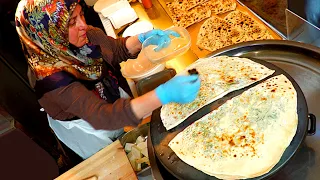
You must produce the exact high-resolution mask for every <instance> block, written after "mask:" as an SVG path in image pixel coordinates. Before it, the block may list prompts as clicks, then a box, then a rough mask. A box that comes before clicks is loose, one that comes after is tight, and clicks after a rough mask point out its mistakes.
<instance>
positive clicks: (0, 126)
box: [0, 107, 14, 134]
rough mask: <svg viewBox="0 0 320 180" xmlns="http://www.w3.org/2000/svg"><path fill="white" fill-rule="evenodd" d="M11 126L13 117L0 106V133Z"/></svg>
mask: <svg viewBox="0 0 320 180" xmlns="http://www.w3.org/2000/svg"><path fill="white" fill-rule="evenodd" d="M13 126H14V120H13V118H12V117H11V116H10V115H9V114H8V113H7V112H5V111H4V110H3V109H2V108H1V107H0V134H3V133H4V132H6V131H8V130H10V129H12V128H13Z"/></svg>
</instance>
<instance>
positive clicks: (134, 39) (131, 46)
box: [126, 35, 142, 54]
mask: <svg viewBox="0 0 320 180" xmlns="http://www.w3.org/2000/svg"><path fill="white" fill-rule="evenodd" d="M126 47H127V49H128V51H129V53H130V54H137V53H138V52H139V51H140V50H141V48H142V44H141V43H140V41H139V39H138V35H136V36H131V37H129V38H128V39H127V41H126Z"/></svg>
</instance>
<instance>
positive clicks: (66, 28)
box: [16, 0, 200, 159]
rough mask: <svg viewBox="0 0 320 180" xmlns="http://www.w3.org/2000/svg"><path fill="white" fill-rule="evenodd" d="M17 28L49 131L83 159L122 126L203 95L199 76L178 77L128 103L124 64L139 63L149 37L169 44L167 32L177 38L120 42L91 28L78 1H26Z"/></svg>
mask: <svg viewBox="0 0 320 180" xmlns="http://www.w3.org/2000/svg"><path fill="white" fill-rule="evenodd" d="M16 27H17V32H18V34H19V36H20V39H21V41H22V43H23V47H24V49H25V50H26V51H27V58H28V62H29V65H30V68H31V69H32V70H33V72H34V75H35V77H36V79H37V81H36V83H35V90H36V94H37V96H38V98H39V103H40V105H41V106H42V107H43V108H44V110H45V111H46V112H47V114H48V120H49V125H50V127H51V128H52V129H53V131H54V132H55V134H56V135H57V137H58V138H59V139H60V140H61V141H62V142H63V143H64V144H66V145H67V146H68V147H69V148H71V149H72V150H73V151H75V152H76V153H77V154H78V155H80V156H81V157H82V158H84V159H85V158H88V157H90V156H91V155H93V154H94V153H96V152H97V151H99V150H100V149H101V148H103V147H105V146H106V145H108V144H110V143H111V142H112V141H113V140H115V139H116V138H117V137H118V136H119V135H121V134H122V133H123V130H122V128H123V127H124V126H128V125H133V126H136V125H137V124H139V122H140V120H141V118H142V117H144V116H145V115H147V114H148V113H150V112H152V111H153V110H154V109H156V108H158V107H160V106H161V105H163V104H167V103H169V102H177V103H188V102H191V101H193V100H194V99H195V97H196V95H197V93H198V91H199V88H200V80H199V79H198V76H196V75H192V76H177V77H175V78H173V79H171V80H170V81H168V82H167V83H165V84H162V85H160V86H159V87H157V88H156V89H155V90H153V91H151V92H149V93H147V94H145V95H143V96H140V97H138V98H135V99H130V98H128V97H129V95H131V92H130V90H129V87H128V84H127V83H126V80H125V79H124V78H123V77H122V75H121V72H120V66H119V63H120V62H122V61H125V60H127V59H129V58H130V59H132V58H135V57H136V56H137V54H138V53H139V51H140V50H141V43H143V41H144V40H145V39H147V38H148V37H150V36H152V35H158V36H160V37H161V38H160V41H159V42H156V44H157V45H159V46H160V47H163V46H165V45H166V44H168V41H170V38H169V35H168V33H169V34H172V35H175V36H178V34H177V33H176V32H164V31H161V30H152V31H149V32H147V33H143V34H140V35H138V36H133V37H129V38H122V39H117V40H115V39H113V38H110V37H108V36H106V35H105V34H104V33H103V31H102V30H100V29H98V28H94V27H92V26H88V25H87V24H86V22H85V19H84V16H83V13H82V10H81V6H80V5H78V2H77V1H76V0H22V1H21V2H20V3H19V5H18V8H17V11H16ZM181 87H183V88H181ZM128 94H129V95H128ZM126 98H128V99H126Z"/></svg>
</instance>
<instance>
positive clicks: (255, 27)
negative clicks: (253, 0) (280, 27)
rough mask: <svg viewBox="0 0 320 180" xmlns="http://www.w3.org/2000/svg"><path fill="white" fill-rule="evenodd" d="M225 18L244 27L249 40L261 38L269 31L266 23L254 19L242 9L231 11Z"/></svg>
mask: <svg viewBox="0 0 320 180" xmlns="http://www.w3.org/2000/svg"><path fill="white" fill-rule="evenodd" d="M224 20H226V21H227V23H228V24H229V25H233V26H234V27H236V28H238V29H242V30H243V32H244V33H245V35H244V36H246V37H245V38H246V39H249V40H261V39H262V38H263V37H264V35H265V33H267V28H265V27H264V25H262V24H260V23H258V22H257V21H255V20H254V19H252V18H251V17H250V15H249V14H247V13H245V12H242V11H233V12H231V13H229V14H228V15H227V16H226V17H225V18H224Z"/></svg>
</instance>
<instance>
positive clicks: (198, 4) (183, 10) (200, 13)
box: [166, 0, 236, 28]
mask: <svg viewBox="0 0 320 180" xmlns="http://www.w3.org/2000/svg"><path fill="white" fill-rule="evenodd" d="M166 6H167V8H168V10H169V15H170V17H171V19H172V21H173V24H174V25H175V26H180V27H184V28H186V27H189V26H191V25H192V24H194V23H197V22H200V21H202V20H204V19H207V18H209V17H210V16H211V14H222V13H225V12H228V11H232V10H234V9H235V8H236V2H235V0H174V1H172V2H167V3H166Z"/></svg>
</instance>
